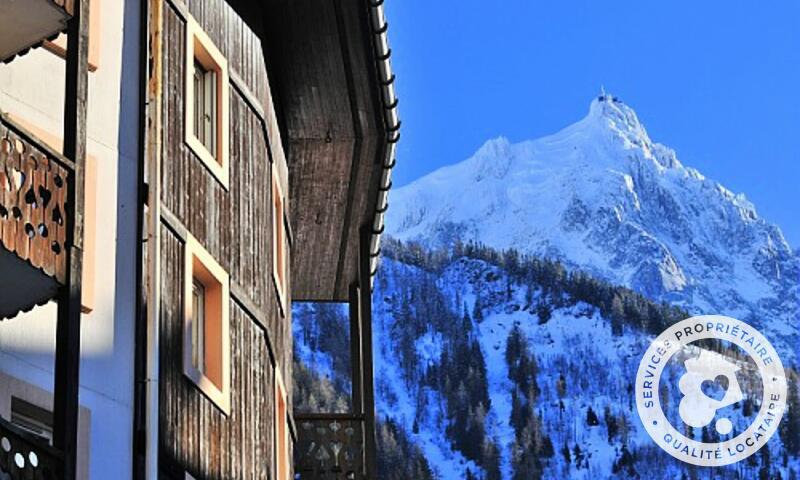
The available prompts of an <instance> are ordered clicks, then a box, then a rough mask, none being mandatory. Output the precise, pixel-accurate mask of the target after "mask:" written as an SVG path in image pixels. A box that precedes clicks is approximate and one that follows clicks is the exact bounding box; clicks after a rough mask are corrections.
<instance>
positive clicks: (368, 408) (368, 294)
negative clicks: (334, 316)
mask: <svg viewBox="0 0 800 480" xmlns="http://www.w3.org/2000/svg"><path fill="white" fill-rule="evenodd" d="M359 234H360V235H359V237H360V238H359V245H358V251H359V255H358V277H359V278H358V281H359V284H360V288H359V303H360V305H361V308H360V311H361V352H362V353H361V356H362V359H363V368H362V372H363V375H364V377H363V382H364V451H365V453H366V455H365V457H366V460H365V463H366V470H367V478H377V472H376V470H375V465H376V463H375V455H376V448H377V445H376V443H375V377H374V372H373V356H372V287H371V282H370V280H371V275H370V273H371V272H370V256H369V242H370V238H371V237H372V231H371V229H370V228H369V227H368V226H362V227H361V231H360V232H359Z"/></svg>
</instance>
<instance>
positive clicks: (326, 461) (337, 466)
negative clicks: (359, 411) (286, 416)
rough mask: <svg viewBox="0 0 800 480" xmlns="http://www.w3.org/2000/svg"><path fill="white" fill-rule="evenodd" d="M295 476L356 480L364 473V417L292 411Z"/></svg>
mask: <svg viewBox="0 0 800 480" xmlns="http://www.w3.org/2000/svg"><path fill="white" fill-rule="evenodd" d="M295 424H296V425H297V445H296V446H295V450H294V454H295V478H298V479H302V480H318V479H319V480H321V479H325V480H340V479H341V480H360V479H364V478H366V477H365V476H364V453H365V452H364V417H363V416H361V415H353V414H296V415H295Z"/></svg>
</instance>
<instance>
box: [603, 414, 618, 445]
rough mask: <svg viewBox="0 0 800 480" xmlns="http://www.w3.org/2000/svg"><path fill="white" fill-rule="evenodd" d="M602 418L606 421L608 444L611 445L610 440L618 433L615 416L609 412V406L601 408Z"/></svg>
mask: <svg viewBox="0 0 800 480" xmlns="http://www.w3.org/2000/svg"><path fill="white" fill-rule="evenodd" d="M603 420H605V422H606V430H607V432H608V444H609V445H611V442H612V441H613V440H614V437H616V436H617V433H619V429H618V426H617V417H615V416H614V414H612V413H611V408H610V407H609V406H608V405H606V406H605V409H603Z"/></svg>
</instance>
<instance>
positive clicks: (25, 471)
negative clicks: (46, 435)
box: [0, 418, 62, 480]
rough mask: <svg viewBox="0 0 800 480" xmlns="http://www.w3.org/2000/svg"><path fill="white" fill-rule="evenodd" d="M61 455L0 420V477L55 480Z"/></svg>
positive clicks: (22, 479) (58, 477)
mask: <svg viewBox="0 0 800 480" xmlns="http://www.w3.org/2000/svg"><path fill="white" fill-rule="evenodd" d="M61 462H62V458H61V454H60V453H59V452H58V451H57V450H55V449H54V448H52V447H50V446H49V445H46V444H44V442H43V441H42V440H40V439H38V438H36V437H34V436H32V435H28V434H27V433H25V432H24V431H22V430H20V429H19V428H17V427H15V426H14V425H12V424H10V423H9V422H7V421H5V420H3V419H2V418H0V478H3V479H6V478H11V479H13V480H58V479H60V478H62V476H61V475H60V471H59V466H60V465H61Z"/></svg>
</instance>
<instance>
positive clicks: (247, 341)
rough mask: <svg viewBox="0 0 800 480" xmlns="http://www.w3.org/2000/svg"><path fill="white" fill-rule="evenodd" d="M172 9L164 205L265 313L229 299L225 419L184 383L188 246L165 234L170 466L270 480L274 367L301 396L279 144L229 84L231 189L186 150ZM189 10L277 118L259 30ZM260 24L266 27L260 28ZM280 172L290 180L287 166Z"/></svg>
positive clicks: (164, 438)
mask: <svg viewBox="0 0 800 480" xmlns="http://www.w3.org/2000/svg"><path fill="white" fill-rule="evenodd" d="M166 6H167V8H165V10H164V15H165V17H164V50H163V52H162V54H163V62H164V63H163V64H164V78H163V84H164V99H163V119H164V123H163V124H164V131H163V136H164V137H163V152H162V170H161V181H162V198H161V200H162V202H163V205H164V207H165V208H166V209H167V210H169V212H170V213H172V214H173V215H174V216H175V217H176V218H177V219H178V221H179V222H180V223H181V224H182V225H183V226H185V227H186V229H187V230H188V231H189V232H191V234H192V235H194V237H195V238H197V239H198V240H199V241H200V243H201V244H202V245H203V246H204V248H205V249H206V250H208V252H209V253H211V255H212V256H213V257H214V258H215V259H216V260H217V262H219V263H220V265H222V267H223V268H225V269H226V271H227V272H228V273H229V275H230V279H231V284H232V288H231V290H232V291H235V292H240V293H241V295H243V296H245V297H247V298H246V299H245V300H244V301H243V302H241V303H244V304H248V305H252V306H253V307H254V308H255V309H256V310H258V312H249V311H248V309H246V308H243V307H242V306H241V305H240V302H237V301H236V300H235V299H234V298H233V297H232V298H231V303H230V333H231V338H230V342H231V414H230V416H227V417H226V416H225V415H224V414H222V412H221V411H220V410H218V409H217V408H216V407H215V406H214V404H213V403H212V402H211V401H209V400H208V399H207V398H206V397H205V396H204V395H203V394H202V393H201V392H200V391H199V390H198V389H197V388H195V386H194V384H193V383H192V382H191V381H190V380H189V379H188V378H186V377H184V375H183V368H182V364H181V361H182V350H181V349H182V348H183V347H182V345H183V340H182V330H181V329H182V305H183V281H184V279H183V270H182V265H183V254H184V245H183V242H182V241H181V239H180V238H179V236H178V235H177V234H176V233H175V232H173V231H172V230H171V229H170V228H169V227H167V226H162V229H161V235H162V237H161V238H162V265H163V269H162V305H161V336H162V340H161V382H160V402H161V412H160V422H161V431H160V441H161V458H162V463H165V464H170V465H171V466H172V468H173V469H175V470H176V471H179V470H180V469H181V468H185V469H186V470H188V471H189V472H190V473H192V474H193V475H195V476H196V478H198V479H199V478H204V479H206V478H207V479H225V480H228V479H265V478H271V475H272V473H271V468H272V451H273V444H272V431H273V426H274V421H275V419H274V418H273V415H274V414H273V411H274V409H273V407H274V405H273V399H274V368H276V365H277V366H278V368H281V369H282V376H283V379H284V382H285V383H286V388H287V391H288V392H291V389H292V386H291V378H292V375H291V348H292V344H291V342H292V337H291V318H290V312H287V314H286V317H283V316H282V315H281V313H280V311H279V307H278V303H277V297H276V294H275V289H274V285H273V280H272V276H271V275H272V262H273V259H272V248H271V238H272V237H271V235H272V231H271V225H272V219H271V215H272V209H271V199H270V194H271V189H270V188H269V187H270V173H271V169H270V147H271V146H273V145H274V146H275V148H276V149H278V150H279V149H280V147H278V146H277V145H276V144H277V143H278V142H279V140H277V139H269V138H267V137H266V136H265V133H264V128H263V125H262V123H261V122H262V120H261V119H260V118H259V115H258V113H257V111H256V110H254V109H253V108H252V107H251V105H249V104H248V102H247V101H246V99H245V98H243V96H242V94H241V93H240V92H239V90H237V89H236V88H234V87H233V85H231V88H230V91H229V92H227V94H228V95H229V98H230V102H229V104H230V159H229V165H230V185H229V190H227V191H226V190H225V189H224V188H223V187H222V185H220V183H219V182H218V181H217V180H216V179H215V177H214V176H213V175H212V174H211V173H210V172H208V171H207V170H206V168H205V167H204V166H203V163H202V162H201V161H200V160H199V159H198V158H196V157H195V155H194V154H193V153H192V152H191V150H190V149H189V148H188V147H187V146H186V145H185V144H184V140H183V139H184V121H183V119H184V99H185V85H184V83H185V72H184V68H185V65H186V62H185V57H184V56H185V54H186V52H185V37H184V36H185V31H186V30H185V21H184V19H183V18H182V17H181V12H180V11H179V10H176V8H175V6H174V5H171V3H170V2H167V3H166ZM187 7H188V10H189V12H190V13H191V15H192V16H193V17H194V18H195V20H197V22H198V23H199V25H200V26H201V27H202V28H203V29H204V30H205V32H206V33H207V34H208V35H209V37H210V38H211V39H212V41H213V42H214V43H215V44H216V45H217V47H218V48H219V49H220V50H221V52H222V53H223V55H225V57H226V58H227V59H228V62H229V68H230V69H231V70H232V71H234V72H235V74H236V76H237V77H238V78H240V79H241V81H242V82H243V83H244V85H243V88H245V89H247V90H249V91H250V92H252V95H253V97H255V99H256V100H257V101H258V102H261V103H262V105H259V108H262V109H263V110H266V109H267V108H271V107H270V105H269V102H270V93H269V84H268V79H267V72H266V67H265V64H264V57H263V52H262V49H261V40H260V39H259V37H258V32H253V31H252V30H251V28H250V27H249V26H248V24H247V22H245V21H244V20H242V19H241V18H240V16H239V14H238V13H237V12H235V11H234V10H233V9H232V8H231V7H230V6H229V5H228V4H227V3H226V2H225V1H224V0H195V1H191V2H188V4H187ZM250 23H251V24H260V19H257V21H255V22H250ZM268 131H274V132H277V127H276V126H275V125H268ZM273 156H274V155H273ZM278 160H279V161H283V159H282V157H280V158H279V159H278ZM281 167H282V168H283V169H284V170H285V164H284V165H281ZM286 248H287V249H288V245H286ZM234 287H236V288H234ZM252 315H261V316H262V317H263V318H255V317H253V316H252ZM270 342H271V344H272V347H273V349H274V352H273V353H274V356H275V362H276V364H273V362H272V360H271V356H270V351H269V343H270ZM289 397H290V402H291V395H290V396H289ZM290 411H291V405H290Z"/></svg>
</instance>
